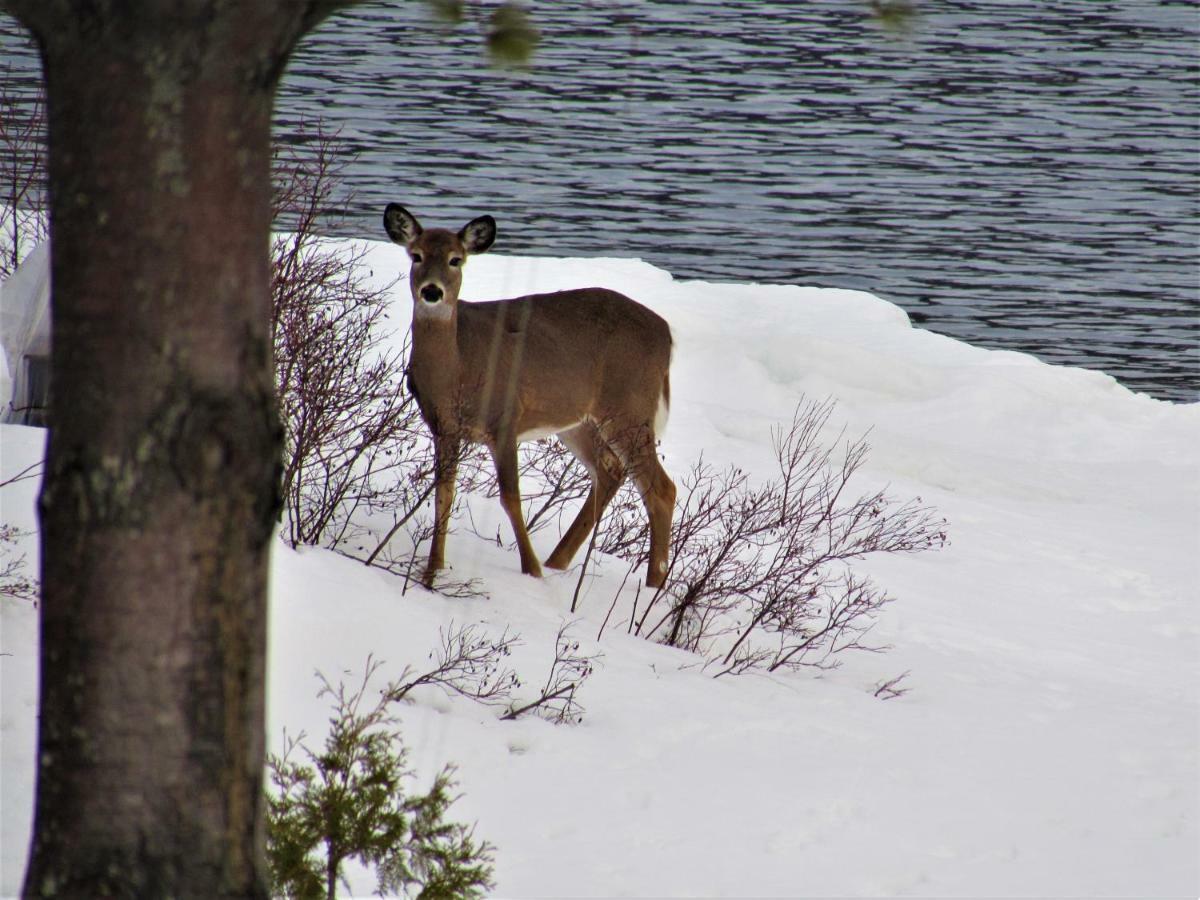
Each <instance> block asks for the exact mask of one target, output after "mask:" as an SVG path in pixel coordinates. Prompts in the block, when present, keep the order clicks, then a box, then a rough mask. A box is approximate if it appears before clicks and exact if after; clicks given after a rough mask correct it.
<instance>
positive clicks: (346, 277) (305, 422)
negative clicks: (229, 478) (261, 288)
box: [272, 126, 431, 549]
mask: <svg viewBox="0 0 1200 900" xmlns="http://www.w3.org/2000/svg"><path fill="white" fill-rule="evenodd" d="M309 143H310V145H311V146H310V147H309V148H308V149H304V150H300V149H297V147H296V146H293V145H287V146H283V147H279V148H277V151H276V159H275V179H276V193H275V219H276V222H278V223H280V224H281V225H285V226H286V227H288V228H289V229H290V230H289V231H288V232H287V233H286V234H282V235H279V236H277V237H276V238H275V241H274V244H273V247H272V265H273V278H272V301H273V326H274V330H273V333H274V343H275V371H276V381H277V387H278V393H279V401H280V411H281V415H282V418H283V422H284V428H285V438H286V445H285V447H286V449H285V456H284V468H283V479H282V490H283V496H284V502H285V511H286V520H285V534H286V537H287V540H288V541H289V543H291V544H292V545H293V546H295V545H297V544H319V545H324V546H328V547H334V548H339V549H341V548H344V547H346V546H347V545H350V544H352V543H353V542H354V541H356V540H357V539H358V538H360V537H361V536H362V532H361V530H360V529H359V528H358V526H357V525H356V524H355V514H356V513H357V512H359V511H365V512H371V511H375V510H379V509H384V510H387V511H390V512H392V513H393V514H394V515H395V516H396V517H397V518H402V519H407V517H410V516H411V515H412V514H413V512H415V510H416V509H417V508H418V507H419V506H420V505H421V503H422V502H423V501H424V499H425V497H426V496H427V494H428V490H427V483H428V482H429V481H430V480H431V478H430V473H431V462H430V459H431V455H430V452H429V442H428V439H427V438H426V436H425V433H424V429H423V427H422V425H421V422H420V417H419V414H418V411H417V408H416V404H415V402H414V401H413V398H412V396H411V395H410V394H409V393H408V391H407V390H405V388H404V386H403V383H402V381H403V379H402V376H403V371H404V358H405V356H406V352H405V351H401V352H384V351H382V350H381V349H380V347H381V343H382V341H383V340H384V338H385V337H386V332H385V328H386V322H387V311H388V294H389V288H390V285H389V286H387V287H383V288H372V287H370V286H369V285H368V279H369V277H370V272H369V270H368V269H367V267H366V265H365V262H364V257H365V253H366V251H365V249H361V248H359V249H356V248H354V247H353V246H352V245H351V246H347V245H345V244H341V243H339V244H337V245H331V244H325V243H323V242H322V241H321V239H320V237H319V235H318V231H317V228H318V225H319V223H320V222H321V220H322V219H323V218H324V217H325V216H327V215H328V214H329V213H330V211H331V209H332V207H333V202H334V195H335V193H336V192H337V189H338V185H339V184H340V180H341V179H340V172H341V168H342V166H343V165H344V164H343V163H339V162H338V161H337V159H338V158H339V147H338V143H337V139H336V136H332V135H329V134H328V133H326V132H325V131H324V130H323V129H321V128H320V126H317V128H316V132H315V135H314V137H313V139H312V140H311V141H310V142H309Z"/></svg>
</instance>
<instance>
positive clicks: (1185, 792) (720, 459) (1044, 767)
mask: <svg viewBox="0 0 1200 900" xmlns="http://www.w3.org/2000/svg"><path fill="white" fill-rule="evenodd" d="M368 246H369V250H370V258H369V261H370V265H371V266H372V268H373V270H374V272H375V275H376V277H377V278H378V279H379V280H380V281H387V280H390V278H392V277H394V276H396V275H397V274H401V273H402V272H403V271H404V270H405V268H406V261H405V259H404V255H403V253H402V252H401V251H400V250H399V249H398V248H395V247H393V246H390V245H384V244H370V245H368ZM591 284H599V285H604V286H608V287H612V288H616V289H618V290H621V291H624V292H625V293H628V294H630V295H631V296H633V297H635V298H637V299H639V300H641V301H642V302H644V303H646V304H647V305H649V306H651V307H652V308H654V309H655V310H657V311H658V312H660V313H661V314H662V315H664V316H665V317H666V318H667V319H668V320H669V321H670V322H671V324H672V327H673V330H674V333H675V336H676V353H675V362H674V366H673V370H672V387H673V405H672V410H671V422H670V425H669V427H668V429H667V432H666V434H665V437H664V442H663V451H664V454H665V458H666V466H667V468H668V470H669V471H671V472H673V473H677V474H681V473H682V472H683V471H684V470H686V469H687V467H688V466H689V464H690V463H691V462H692V461H693V460H694V459H695V458H696V457H697V456H698V455H699V454H700V452H701V451H703V452H704V455H705V458H706V459H708V460H710V461H712V462H714V463H717V464H721V465H723V464H725V463H736V464H738V465H740V466H742V467H744V468H746V469H747V470H749V471H751V472H758V471H761V472H762V473H763V474H764V475H767V474H769V471H770V465H771V449H770V443H769V430H770V427H771V426H772V425H773V424H776V423H779V422H781V421H783V420H789V419H790V417H791V414H792V410H793V409H794V407H795V405H796V403H797V401H798V400H799V399H800V397H801V396H803V395H807V396H809V397H814V398H823V397H825V396H832V397H833V398H835V399H836V400H837V401H838V406H837V408H836V411H835V413H834V419H835V420H836V425H837V426H838V427H841V426H842V425H845V426H847V428H848V430H849V432H850V433H851V434H856V433H861V432H863V431H866V430H868V429H870V443H871V445H872V448H873V449H872V453H871V455H870V457H869V458H868V461H867V464H866V466H865V468H864V471H863V472H862V473H861V484H860V485H859V488H860V489H861V490H866V489H870V488H873V487H878V486H880V485H889V486H890V491H891V493H892V494H894V495H895V496H898V497H902V498H907V497H910V496H917V495H919V496H920V497H921V498H922V499H923V501H924V502H925V503H928V504H931V505H933V506H935V507H936V508H937V509H938V511H939V512H940V513H941V514H942V515H944V516H945V517H946V518H947V519H948V520H949V523H950V537H951V544H950V546H949V547H947V548H946V549H945V550H943V551H941V552H937V553H926V554H920V555H917V556H912V557H904V558H891V559H879V560H874V561H872V562H870V564H869V566H866V569H867V570H869V572H870V574H871V575H872V576H874V577H876V578H877V579H878V580H879V581H880V582H881V583H882V584H883V585H884V586H885V587H886V588H887V589H888V590H889V591H890V592H891V593H893V594H895V595H896V596H897V598H898V600H897V602H896V603H894V604H892V605H891V606H889V607H887V609H886V611H885V614H884V617H883V619H882V621H881V622H880V625H879V627H878V629H877V630H876V632H875V635H874V636H875V637H878V638H880V639H882V640H883V641H885V642H887V643H890V644H892V645H894V649H893V650H892V651H891V652H889V653H886V654H882V655H871V656H867V655H860V656H859V657H857V658H850V659H848V660H847V662H846V664H845V666H844V667H843V668H842V669H840V670H838V671H837V672H834V673H830V674H826V675H823V676H821V677H816V676H814V675H787V676H777V677H776V676H772V677H763V676H743V677H740V678H723V679H720V680H716V681H714V680H713V679H712V678H711V677H709V676H708V675H706V674H704V673H703V672H701V671H699V669H698V667H697V666H696V665H695V663H696V660H695V659H694V658H693V657H690V656H688V655H687V654H684V653H681V652H680V651H676V650H669V649H667V648H663V647H660V646H656V645H653V644H650V643H647V642H645V641H643V640H640V639H637V638H634V637H630V636H628V635H626V634H625V632H624V629H623V628H621V627H613V626H612V625H611V624H610V626H609V628H608V629H607V630H606V631H605V632H604V635H603V637H602V639H601V640H600V641H599V642H597V641H595V637H596V634H597V632H598V630H599V625H600V622H601V621H602V620H603V618H604V616H605V613H606V612H607V611H608V607H609V604H610V603H611V602H612V599H613V597H614V595H615V594H616V593H617V590H618V587H619V585H620V582H621V579H622V577H623V575H624V566H623V565H622V564H620V563H619V561H612V560H608V561H606V560H601V565H600V569H599V573H600V574H599V577H598V578H596V579H594V580H591V581H589V582H588V585H587V587H586V588H585V593H584V597H583V600H582V603H581V606H582V609H581V612H580V614H578V615H576V616H574V617H572V616H570V615H569V613H568V612H567V610H568V609H569V606H570V600H571V593H572V591H573V589H574V587H575V580H576V574H575V573H568V574H565V575H560V574H555V575H552V576H551V577H548V578H546V579H545V580H543V581H535V580H532V579H529V578H525V577H523V576H521V575H520V574H519V571H518V566H517V560H516V555H515V552H514V551H512V550H511V549H509V548H507V547H497V546H496V545H495V544H494V542H489V541H484V540H481V539H479V538H477V537H475V536H474V535H472V534H471V532H470V531H469V530H467V529H465V528H459V529H458V531H457V532H456V533H455V534H453V535H452V536H451V538H450V540H449V542H448V549H447V556H448V560H449V561H450V563H451V564H452V565H453V566H454V574H455V575H456V576H458V577H476V578H480V579H482V581H483V583H484V585H485V587H486V590H487V592H488V596H487V597H486V598H475V599H447V598H445V597H442V596H439V595H433V594H429V593H427V592H425V591H423V590H421V589H419V588H410V589H409V590H408V592H407V594H405V595H403V596H402V595H401V584H400V583H399V581H398V579H396V578H394V577H393V576H390V575H388V574H386V573H383V572H380V571H378V570H373V569H367V568H366V567H363V566H361V565H359V564H357V563H355V562H353V561H350V560H347V559H345V558H342V557H338V556H336V555H333V554H331V553H328V552H324V551H315V550H309V551H305V552H299V553H298V552H293V551H291V550H288V549H286V548H284V547H283V546H282V545H281V546H280V547H279V548H278V550H277V552H276V554H275V557H274V563H273V568H274V578H273V587H272V612H273V619H272V630H271V683H270V725H269V727H270V736H271V739H272V741H273V743H274V744H275V746H276V747H278V744H279V737H280V734H281V730H282V729H283V728H284V727H285V726H286V727H287V729H288V731H289V732H291V733H294V732H296V731H299V730H301V729H306V730H307V731H308V732H309V734H310V735H319V734H320V733H322V730H323V727H324V723H325V720H326V718H327V707H326V705H325V703H324V701H318V700H317V699H316V698H315V696H314V695H315V692H316V689H317V682H316V681H315V680H314V678H313V677H312V673H313V671H314V669H319V670H321V671H322V672H324V673H325V674H326V675H328V676H330V677H331V678H332V679H334V680H336V679H337V678H338V677H341V676H342V673H343V672H349V673H351V674H350V676H349V677H351V678H352V677H353V676H354V675H361V672H362V669H363V665H364V662H365V660H366V657H367V655H368V654H369V653H374V655H375V656H376V657H377V658H382V659H383V660H385V661H386V664H385V666H384V668H383V670H382V671H381V673H380V675H379V677H378V679H377V681H378V682H379V684H380V685H382V683H383V682H384V681H385V680H387V679H389V678H394V677H396V676H398V675H399V673H400V671H401V670H402V669H403V667H404V665H405V664H406V663H410V662H411V663H413V664H415V665H420V664H422V663H423V662H425V660H426V658H427V656H428V653H429V652H430V650H431V649H433V647H434V646H435V644H436V643H437V635H438V630H439V628H442V627H445V626H446V625H447V623H448V622H450V621H451V620H453V621H454V622H457V623H461V624H469V623H475V622H482V623H485V624H486V627H487V628H488V629H489V630H491V631H493V632H494V633H496V634H499V633H500V632H502V631H503V630H504V629H506V628H507V629H509V630H510V632H517V633H519V634H520V635H521V636H522V640H523V645H522V647H521V648H519V650H518V651H517V652H516V653H515V654H514V658H513V660H512V662H513V665H514V666H515V667H516V668H517V669H518V670H519V671H521V673H522V674H523V675H524V680H525V681H526V682H529V683H532V682H537V681H538V680H539V679H541V678H544V677H545V671H546V669H547V667H548V665H549V662H550V658H551V656H552V654H553V640H554V634H555V631H556V630H557V628H558V626H559V625H560V624H561V623H562V622H563V621H564V620H569V619H576V620H578V621H577V623H576V625H575V626H574V628H573V633H574V634H575V636H576V637H578V638H580V639H581V641H582V643H583V645H584V649H586V650H588V651H589V652H601V653H603V658H602V659H601V660H600V662H599V664H598V665H597V671H596V673H595V674H594V675H593V676H592V678H591V679H590V680H589V681H588V682H587V683H586V685H585V687H584V689H583V692H582V694H581V700H582V702H583V704H584V706H585V707H586V708H587V714H586V717H585V719H584V722H583V724H582V725H579V726H577V727H564V726H553V725H551V724H549V723H547V722H544V721H541V720H537V719H528V720H526V719H522V720H519V721H516V722H502V721H499V720H498V718H497V714H496V712H495V711H493V710H488V709H485V708H483V707H480V706H478V705H474V704H471V703H469V702H467V701H465V700H461V699H457V698H456V699H451V698H447V697H444V696H443V695H441V694H440V693H437V692H429V693H425V694H421V695H420V696H419V698H418V702H416V703H415V704H413V705H410V706H405V707H403V708H402V709H401V710H400V713H401V717H402V720H403V723H404V728H405V733H406V737H407V740H408V742H409V744H410V745H411V747H412V748H413V761H414V763H416V764H417V766H418V768H419V770H420V772H421V773H422V776H423V777H424V778H427V779H428V778H431V777H432V775H433V773H434V772H436V771H437V770H438V768H439V767H440V766H441V765H442V764H443V763H445V762H454V763H456V764H457V765H458V767H459V773H458V775H459V780H460V787H461V790H462V791H463V794H464V796H463V798H462V799H461V800H460V801H459V803H458V804H457V805H456V806H455V807H454V808H453V812H454V813H455V814H456V816H457V817H458V818H460V819H463V820H467V821H477V822H478V835H479V836H481V837H484V838H486V839H488V840H490V841H491V842H493V843H494V844H495V845H496V846H497V848H498V852H497V876H498V882H499V891H498V892H499V893H500V894H501V895H504V896H611V895H624V896H629V895H640V896H659V895H692V896H695V895H705V896H808V895H858V896H874V895H892V894H900V895H919V896H997V895H1003V896H1054V895H1059V896H1062V895H1071V896H1117V895H1124V896H1195V895H1197V893H1200V872H1198V864H1197V853H1196V850H1197V823H1196V819H1197V812H1198V805H1200V801H1198V790H1200V783H1198V778H1197V758H1198V756H1197V753H1198V750H1200V734H1198V722H1200V718H1198V713H1200V679H1197V674H1200V673H1198V671H1197V670H1198V668H1200V664H1198V660H1200V654H1198V653H1197V651H1198V650H1200V609H1198V601H1200V597H1198V594H1200V553H1198V552H1197V551H1198V549H1200V546H1198V539H1200V466H1198V464H1197V453H1196V448H1197V447H1200V405H1190V406H1180V405H1173V404H1168V403H1164V402H1160V401H1156V400H1153V399H1150V398H1148V397H1145V396H1141V395H1135V394H1132V393H1130V392H1129V391H1127V390H1125V389H1124V388H1122V387H1121V386H1120V385H1118V384H1117V383H1116V382H1115V381H1113V380H1112V379H1111V378H1108V377H1107V376H1104V375H1101V374H1098V373H1094V372H1087V371H1083V370H1078V369H1066V368H1060V367H1051V366H1047V365H1044V364H1041V363H1039V362H1038V361H1036V360H1034V359H1032V358H1031V357H1027V356H1023V355H1020V354H1013V353H1000V352H992V351H986V350H982V349H979V348H975V347H971V346H969V345H966V344H963V343H960V342H956V341H953V340H950V339H947V338H944V337H940V336H938V335H935V334H932V333H929V332H925V331H921V330H917V329H913V328H911V327H910V325H909V323H908V320H907V317H906V316H905V314H904V313H903V312H902V311H901V310H899V309H898V308H896V307H895V306H893V305H891V304H889V303H887V302H885V301H883V300H880V299H878V298H875V297H872V296H870V295H868V294H863V293H858V292H849V291H836V290H818V289H810V288H790V287H766V286H755V285H714V284H700V283H680V282H675V281H673V280H672V279H671V278H670V276H669V275H668V274H667V273H665V272H662V271H661V270H657V269H654V268H653V267H651V266H649V265H646V264H644V263H640V262H637V261H629V260H608V259H591V260H557V259H534V258H512V257H502V256H481V257H479V258H476V259H473V260H471V262H470V264H469V266H468V268H467V270H466V273H465V287H464V297H465V298H466V299H485V298H491V297H497V296H511V295H515V294H518V293H523V292H528V291H533V290H553V289H558V288H564V287H576V286H584V285H591ZM395 302H396V305H397V314H396V316H395V319H396V320H397V321H400V322H404V321H407V315H408V313H407V305H408V300H407V289H406V287H404V286H403V285H400V286H398V287H397V288H396V300H395ZM397 340H399V336H397ZM2 434H3V461H2V471H0V479H2V478H3V477H5V474H6V473H9V472H12V471H14V470H16V469H19V468H21V467H23V466H24V465H26V464H27V463H28V462H29V461H30V460H32V459H34V458H36V456H37V454H38V453H39V452H40V448H41V441H40V434H39V433H38V432H35V431H32V430H30V429H23V428H17V427H11V426H6V427H5V428H4V430H3V432H2ZM33 489H34V488H33V485H32V484H31V483H29V482H24V483H22V484H20V485H17V486H14V487H11V488H6V489H5V492H4V494H3V497H2V500H3V503H4V510H3V517H4V519H5V520H6V521H10V522H14V521H15V523H16V524H25V525H28V524H30V523H31V522H32V497H33ZM471 510H472V514H473V516H474V517H475V525H476V528H477V530H478V532H479V533H481V534H494V533H495V532H496V530H497V528H498V527H499V528H500V530H501V533H502V534H503V535H505V536H508V534H509V533H508V526H507V522H506V520H504V517H503V513H502V512H501V510H500V508H499V504H498V503H495V502H488V501H484V502H477V501H473V502H472V503H471ZM556 540H557V533H556V532H555V530H554V529H548V530H544V531H542V532H539V533H538V534H536V535H535V536H534V543H535V545H536V546H537V548H538V550H539V552H541V553H542V554H543V556H544V555H545V554H547V553H548V552H549V550H550V549H551V548H552V547H553V544H554V542H555V541H556ZM3 611H4V620H3V648H2V649H3V652H4V653H7V654H12V655H11V656H5V657H3V658H0V673H2V676H3V695H2V699H3V712H2V717H0V740H2V741H3V744H2V752H3V757H2V761H3V782H2V787H3V821H2V823H0V825H2V828H3V831H2V832H0V838H2V844H3V847H2V850H0V853H2V855H0V864H2V866H3V868H2V872H0V895H8V894H11V893H13V892H15V891H16V890H17V889H18V886H19V883H20V877H21V868H22V865H23V855H24V847H25V842H26V840H27V835H28V828H29V809H30V803H31V790H32V787H31V776H32V759H33V747H32V741H33V716H34V696H35V679H34V672H35V657H34V654H35V652H36V647H35V642H36V628H35V614H34V613H33V612H32V611H30V610H29V609H28V608H25V607H16V606H13V605H11V604H9V605H6V606H5V607H4V610H3ZM618 615H619V613H618ZM905 671H911V675H910V676H909V678H908V679H907V680H906V682H905V684H906V686H908V687H910V688H911V690H910V692H909V693H908V694H905V695H904V696H903V697H900V698H898V699H895V700H891V701H888V702H884V701H882V700H880V699H877V698H876V697H875V696H874V695H873V694H874V688H875V685H876V684H877V683H879V682H880V681H882V680H885V679H888V678H891V677H893V676H895V675H898V674H900V673H902V672H905ZM353 884H354V888H355V891H356V892H357V893H363V894H370V892H371V890H372V888H373V886H374V885H373V881H372V880H371V878H370V877H369V876H365V875H356V876H355V877H354V879H353Z"/></svg>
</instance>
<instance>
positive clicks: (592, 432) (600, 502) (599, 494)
mask: <svg viewBox="0 0 1200 900" xmlns="http://www.w3.org/2000/svg"><path fill="white" fill-rule="evenodd" d="M558 438H559V440H561V441H562V442H563V444H565V445H566V447H567V449H568V450H570V451H571V452H572V453H573V454H575V458H576V459H578V460H579V461H580V462H581V463H583V464H584V465H585V466H586V467H587V470H588V473H589V474H590V475H591V476H592V489H591V491H590V492H588V496H587V499H586V500H584V501H583V507H582V508H581V509H580V510H579V514H578V515H576V516H575V521H574V522H572V523H571V527H570V528H568V529H567V531H566V533H565V534H563V536H562V539H561V540H560V541H559V542H558V546H557V547H555V548H554V552H553V553H551V554H550V558H549V559H547V560H546V566H547V567H548V568H551V569H565V568H567V567H568V566H569V565H571V560H572V559H574V558H575V554H576V553H578V552H579V548H580V547H581V546H583V542H584V541H586V540H587V539H588V537H589V535H591V533H592V530H593V529H594V528H595V527H596V523H597V522H599V521H600V517H601V516H602V515H604V510H605V508H606V507H607V506H608V504H609V503H610V502H611V501H612V498H613V497H614V496H615V495H616V493H617V489H618V488H619V487H620V486H621V482H622V481H624V480H625V468H624V467H623V466H622V465H621V460H620V459H618V457H617V455H616V454H615V453H613V451H612V450H611V449H610V448H609V446H608V444H607V443H606V442H605V440H604V438H603V437H601V436H600V432H599V431H597V429H596V427H595V426H594V425H590V424H584V425H578V426H576V427H575V428H572V429H570V430H569V431H564V432H561V433H560V434H559V435H558Z"/></svg>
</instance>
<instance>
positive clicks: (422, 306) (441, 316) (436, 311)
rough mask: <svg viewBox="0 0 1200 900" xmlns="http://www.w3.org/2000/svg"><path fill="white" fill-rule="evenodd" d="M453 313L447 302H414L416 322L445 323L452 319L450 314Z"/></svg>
mask: <svg viewBox="0 0 1200 900" xmlns="http://www.w3.org/2000/svg"><path fill="white" fill-rule="evenodd" d="M452 312H453V309H452V308H451V306H450V304H449V303H447V302H446V301H445V300H439V301H438V302H437V303H426V302H425V301H424V300H421V299H417V300H414V301H413V319H414V320H417V319H427V320H431V321H434V322H444V321H446V320H447V319H449V318H450V313H452Z"/></svg>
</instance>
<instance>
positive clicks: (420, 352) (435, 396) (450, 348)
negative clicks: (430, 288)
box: [409, 310, 462, 432]
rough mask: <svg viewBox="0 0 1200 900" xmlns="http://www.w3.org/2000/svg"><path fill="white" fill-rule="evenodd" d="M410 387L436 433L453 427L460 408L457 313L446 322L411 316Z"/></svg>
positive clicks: (454, 312)
mask: <svg viewBox="0 0 1200 900" xmlns="http://www.w3.org/2000/svg"><path fill="white" fill-rule="evenodd" d="M409 387H410V389H411V390H412V392H413V394H414V395H415V396H416V398H417V404H418V405H419V406H420V407H421V414H422V415H423V416H424V418H425V420H426V421H427V422H428V423H429V424H430V426H431V427H432V428H433V429H434V430H435V431H439V432H440V431H444V430H447V429H449V428H452V427H455V426H456V424H457V423H458V419H459V417H460V411H461V406H462V397H461V396H460V395H461V394H462V360H461V357H460V355H459V349H458V311H457V310H454V311H453V312H452V313H451V314H450V315H449V316H447V317H445V318H442V317H438V318H434V317H431V316H422V315H414V316H413V323H412V349H411V356H410V359H409Z"/></svg>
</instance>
